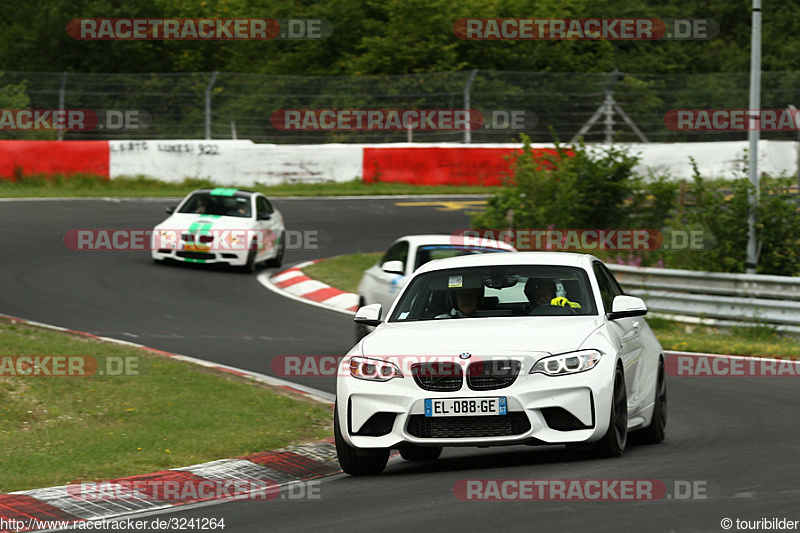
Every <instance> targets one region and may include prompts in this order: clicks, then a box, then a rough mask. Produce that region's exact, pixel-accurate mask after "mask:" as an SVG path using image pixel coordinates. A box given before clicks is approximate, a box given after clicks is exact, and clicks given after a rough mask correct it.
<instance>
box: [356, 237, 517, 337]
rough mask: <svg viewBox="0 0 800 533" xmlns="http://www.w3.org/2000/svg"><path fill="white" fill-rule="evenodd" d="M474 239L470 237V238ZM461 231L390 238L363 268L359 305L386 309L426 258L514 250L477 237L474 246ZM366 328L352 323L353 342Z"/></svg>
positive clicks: (503, 244)
mask: <svg viewBox="0 0 800 533" xmlns="http://www.w3.org/2000/svg"><path fill="white" fill-rule="evenodd" d="M473 241H474V239H473ZM473 241H471V240H470V239H466V240H465V238H464V237H463V236H461V235H444V234H443V235H407V236H405V237H400V238H399V239H397V240H396V241H394V242H393V243H392V244H391V246H389V249H388V250H387V251H386V253H385V254H383V256H382V257H381V258H380V259H379V260H378V262H377V263H376V264H375V265H373V266H371V267H370V268H368V269H367V270H365V271H364V274H363V275H362V276H361V281H359V283H358V302H359V303H358V305H359V307H362V306H365V305H369V304H381V305H382V306H383V308H384V309H388V308H389V306H390V305H392V302H394V299H395V298H396V297H397V295H398V294H399V293H400V289H401V288H402V287H403V285H405V283H406V281H407V280H408V277H409V276H410V275H411V274H412V273H413V272H414V271H415V270H416V269H418V268H419V267H420V266H422V265H424V264H425V263H427V262H428V261H433V260H435V259H444V258H447V257H454V256H459V255H471V254H485V253H493V252H515V251H516V249H515V248H514V247H513V246H511V245H509V244H506V243H504V242H501V241H495V240H491V239H481V240H480V241H479V243H480V246H477V245H476V244H474V243H473ZM369 332H370V328H367V327H366V326H363V325H360V324H356V342H358V341H359V340H361V338H362V337H363V336H364V335H366V334H367V333H369Z"/></svg>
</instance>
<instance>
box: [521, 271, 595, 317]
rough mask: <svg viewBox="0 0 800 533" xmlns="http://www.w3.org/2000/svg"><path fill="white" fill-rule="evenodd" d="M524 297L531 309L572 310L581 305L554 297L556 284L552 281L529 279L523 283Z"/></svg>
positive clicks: (560, 297)
mask: <svg viewBox="0 0 800 533" xmlns="http://www.w3.org/2000/svg"><path fill="white" fill-rule="evenodd" d="M525 296H527V297H528V300H529V301H530V302H531V304H533V307H539V306H541V305H556V306H560V307H572V308H573V309H580V308H581V304H579V303H578V302H571V301H569V300H568V299H567V298H566V297H564V296H556V282H555V281H553V280H552V279H536V278H530V279H529V280H528V281H527V282H526V283H525Z"/></svg>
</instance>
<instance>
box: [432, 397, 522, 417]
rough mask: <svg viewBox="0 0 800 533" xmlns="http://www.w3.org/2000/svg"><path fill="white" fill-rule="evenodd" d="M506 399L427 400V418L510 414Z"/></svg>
mask: <svg viewBox="0 0 800 533" xmlns="http://www.w3.org/2000/svg"><path fill="white" fill-rule="evenodd" d="M506 404H507V402H506V397H505V396H501V397H499V398H442V399H436V400H433V399H430V398H428V399H426V400H425V416H486V415H504V414H506V413H507V412H508V408H507V405H506Z"/></svg>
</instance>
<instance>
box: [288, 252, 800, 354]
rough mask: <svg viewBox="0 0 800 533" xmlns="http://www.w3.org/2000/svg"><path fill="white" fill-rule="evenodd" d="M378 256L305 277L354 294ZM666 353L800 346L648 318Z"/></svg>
mask: <svg viewBox="0 0 800 533" xmlns="http://www.w3.org/2000/svg"><path fill="white" fill-rule="evenodd" d="M380 256H381V254H380V253H374V254H355V255H341V256H338V257H332V258H330V259H327V260H325V261H321V262H319V263H315V264H313V265H311V266H309V267H306V268H305V269H303V271H304V272H305V273H306V275H308V276H310V277H312V278H314V279H318V280H320V281H322V282H323V283H327V284H328V285H331V286H333V287H336V288H338V289H341V290H343V291H348V292H356V290H357V287H358V281H359V280H360V279H361V275H362V274H363V273H364V270H366V269H367V268H369V267H371V266H372V265H374V264H375V262H376V261H377V260H378V258H380ZM647 322H648V324H650V327H651V328H653V331H654V332H655V334H656V336H658V340H659V341H660V342H661V346H663V347H664V349H665V350H675V351H686V352H702V353H720V354H729V355H766V356H800V343H799V342H797V341H796V340H795V339H793V338H791V337H783V336H781V335H779V334H778V333H777V332H775V331H774V330H773V329H771V328H769V327H765V326H757V327H736V328H730V329H728V328H726V329H719V328H715V327H711V326H696V325H687V324H683V323H680V322H673V321H671V320H666V319H663V318H658V317H653V316H649V317H647Z"/></svg>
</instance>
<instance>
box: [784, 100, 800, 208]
mask: <svg viewBox="0 0 800 533" xmlns="http://www.w3.org/2000/svg"><path fill="white" fill-rule="evenodd" d="M787 107H788V108H789V110H790V111H791V112H792V115H793V117H795V118H796V117H797V107H795V105H794V104H789V105H788V106H787ZM794 151H795V165H796V166H797V168H796V169H795V173H794V176H795V178H797V198H796V199H797V203H798V204H800V131H798V132H797V141H795V146H794Z"/></svg>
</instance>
